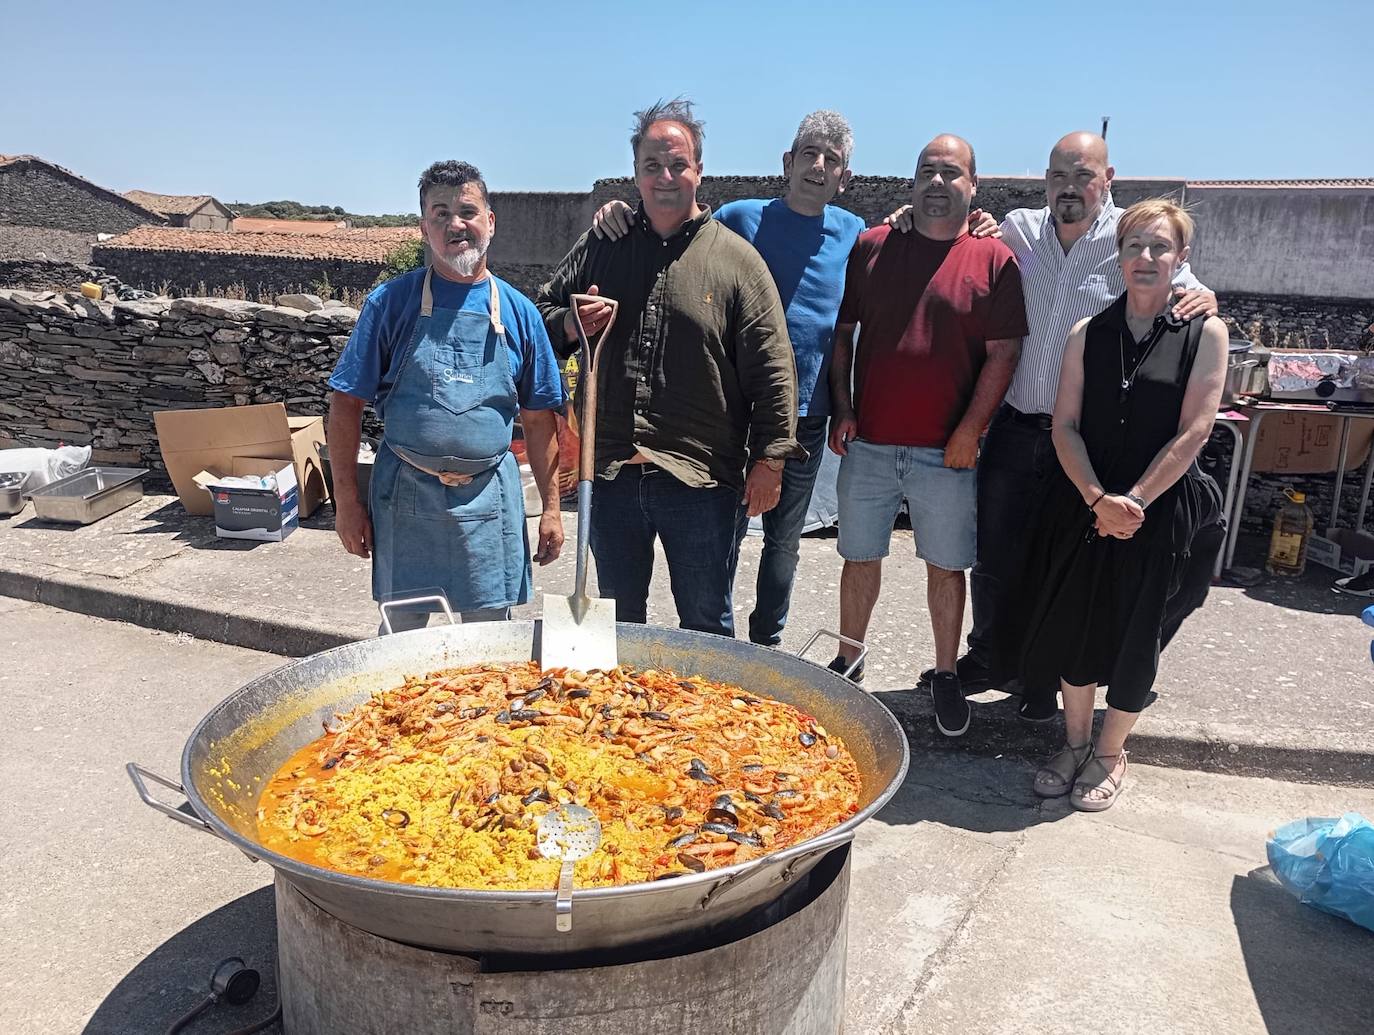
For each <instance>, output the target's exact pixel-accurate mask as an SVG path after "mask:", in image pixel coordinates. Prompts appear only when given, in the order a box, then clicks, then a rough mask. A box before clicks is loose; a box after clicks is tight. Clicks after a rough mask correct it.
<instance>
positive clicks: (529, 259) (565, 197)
mask: <svg viewBox="0 0 1374 1035" xmlns="http://www.w3.org/2000/svg"><path fill="white" fill-rule="evenodd" d="M590 200H591V195H590V194H588V193H587V192H586V191H582V192H580V193H543V194H537V193H524V192H515V191H511V192H499V191H494V192H493V193H492V195H491V210H492V211H493V212H494V213H496V236H495V237H493V238H492V242H491V253H490V255H491V263H492V265H493V266H509V265H517V266H534V265H542V266H550V267H552V266H553V265H554V264H555V263H557V262H558V260H559V259H561V258H563V256H564V255H566V254H567V253H568V249H569V248H571V247H572V244H573V242H574V241H576V240H577V238H578V235H580V234H581V233H582V231H583V230H585V229H587V226H588V225H589V224H590V223H591V218H592V209H591V207H590Z"/></svg>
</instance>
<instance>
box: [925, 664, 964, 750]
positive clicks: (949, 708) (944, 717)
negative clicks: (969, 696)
mask: <svg viewBox="0 0 1374 1035" xmlns="http://www.w3.org/2000/svg"><path fill="white" fill-rule="evenodd" d="M930 699H931V701H932V702H933V703H934V705H935V725H936V727H937V728H938V729H939V730H940V732H941V733H943V734H944V735H945V736H946V737H962V736H963V735H964V734H965V733H967V732H968V724H969V720H970V719H971V718H972V717H973V710H972V709H971V708H969V703H968V701H967V700H966V699H965V698H964V688H963V685H962V684H961V683H960V682H959V677H958V675H956V674H955V673H953V672H936V673H934V674H933V675H932V676H931V677H930Z"/></svg>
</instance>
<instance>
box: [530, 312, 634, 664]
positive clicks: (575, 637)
mask: <svg viewBox="0 0 1374 1035" xmlns="http://www.w3.org/2000/svg"><path fill="white" fill-rule="evenodd" d="M591 299H592V296H590V295H573V296H572V309H571V312H572V314H573V324H574V327H575V328H576V330H577V337H578V340H579V341H580V342H581V345H582V358H583V364H582V377H583V379H584V380H583V384H584V385H585V389H584V393H583V412H582V424H581V432H580V434H581V438H582V443H581V444H582V450H581V457H580V461H579V464H578V474H579V481H578V483H577V573H576V577H575V579H574V581H573V592H572V596H568V597H559V596H553V595H552V594H548V593H546V594H545V595H544V626H543V631H542V633H541V640H540V648H539V664H540V666H541V667H542V668H546V669H550V668H575V669H580V670H581V671H583V672H585V671H586V670H587V669H592V668H600V669H612V668H615V667H616V665H617V664H618V663H619V662H618V656H617V653H616V646H615V601H614V600H605V599H601V598H598V597H589V596H588V595H587V554H588V552H589V549H590V545H591V522H592V482H591V478H592V464H593V462H594V460H595V457H596V449H595V442H596V387H597V377H598V373H599V372H598V368H597V365H596V358H597V353H598V352H599V351H600V345H599V344H598V346H597V347H596V348H593V347H592V346H591V344H590V343H589V342H588V341H587V334H586V330H585V329H584V328H583V326H582V321H581V318H580V317H579V316H578V315H577V313H578V305H579V303H581V302H586V301H590V300H591ZM601 301H603V302H606V303H608V304H609V305H610V306H611V316H610V321H609V322H608V323H607V324H606V326H605V327H603V328H602V330H601V341H602V342H604V341H605V340H606V338H607V336H608V335H609V334H610V330H611V325H612V324H614V323H615V314H616V311H617V309H618V308H619V306H618V304H617V303H616V302H615V301H614V300H612V299H601Z"/></svg>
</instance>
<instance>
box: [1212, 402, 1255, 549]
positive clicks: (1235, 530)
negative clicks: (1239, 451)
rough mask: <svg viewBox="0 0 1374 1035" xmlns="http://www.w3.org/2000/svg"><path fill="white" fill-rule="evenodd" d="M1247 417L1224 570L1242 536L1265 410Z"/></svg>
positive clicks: (1253, 411)
mask: <svg viewBox="0 0 1374 1035" xmlns="http://www.w3.org/2000/svg"><path fill="white" fill-rule="evenodd" d="M1247 416H1248V417H1249V418H1250V428H1249V434H1247V435H1246V436H1245V452H1244V454H1243V458H1242V460H1241V464H1240V479H1239V481H1238V482H1237V483H1236V504H1235V506H1234V507H1233V508H1232V510H1231V513H1232V514H1233V515H1234V517H1235V520H1234V521H1233V522H1231V527H1230V528H1229V529H1227V532H1226V562H1225V564H1224V565H1223V566H1222V568H1223V570H1226V569H1229V568H1230V567H1231V561H1232V560H1233V559H1234V558H1235V556H1236V539H1237V537H1238V536H1239V535H1240V519H1241V518H1242V517H1244V516H1245V496H1246V492H1247V490H1248V489H1249V487H1250V465H1251V464H1253V463H1254V462H1255V443H1257V442H1258V441H1259V429H1260V422H1261V421H1263V420H1264V411H1263V410H1251V411H1250V412H1249V413H1248V414H1247Z"/></svg>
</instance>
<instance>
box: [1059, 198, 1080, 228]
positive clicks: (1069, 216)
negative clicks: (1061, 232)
mask: <svg viewBox="0 0 1374 1035" xmlns="http://www.w3.org/2000/svg"><path fill="white" fill-rule="evenodd" d="M1074 206H1077V207H1076V208H1075V207H1074ZM1054 207H1055V209H1056V210H1057V211H1056V212H1055V215H1056V216H1058V217H1059V222H1061V223H1077V222H1079V221H1080V220H1081V219H1083V217H1084V216H1086V215H1087V214H1088V206H1087V205H1086V204H1085V203H1084V201H1083V199H1082V198H1059V199H1058V200H1057V201H1056V202H1055V205H1054Z"/></svg>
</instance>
